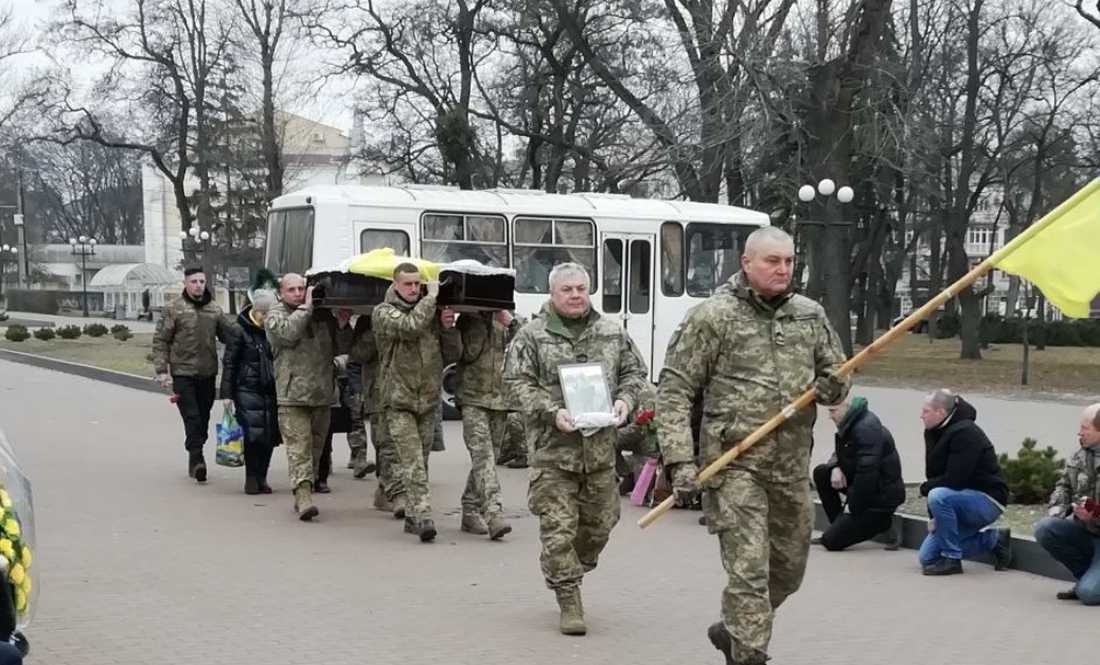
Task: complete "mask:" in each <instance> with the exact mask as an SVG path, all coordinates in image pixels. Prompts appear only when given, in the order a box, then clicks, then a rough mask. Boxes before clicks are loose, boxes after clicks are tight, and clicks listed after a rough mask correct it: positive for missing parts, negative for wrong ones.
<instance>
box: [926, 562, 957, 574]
mask: <svg viewBox="0 0 1100 665" xmlns="http://www.w3.org/2000/svg"><path fill="white" fill-rule="evenodd" d="M962 571H963V565H962V561H960V560H959V559H947V558H942V559H940V560H939V561H937V562H936V563H933V564H930V565H927V566H925V567H924V574H925V575H928V576H932V577H939V576H942V575H961V574H962Z"/></svg>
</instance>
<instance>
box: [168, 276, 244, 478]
mask: <svg viewBox="0 0 1100 665" xmlns="http://www.w3.org/2000/svg"><path fill="white" fill-rule="evenodd" d="M183 284H184V289H183V293H181V294H180V296H179V297H178V298H176V299H175V300H173V301H171V302H170V303H168V305H167V306H166V307H165V308H164V317H163V318H162V319H161V320H160V321H159V322H158V323H157V331H156V334H155V335H153V368H154V371H155V372H156V380H157V383H159V384H160V385H162V386H164V387H167V386H168V385H169V384H171V385H172V386H173V388H174V390H175V394H176V395H179V400H178V401H177V402H176V407H177V408H178V409H179V412H180V417H181V418H183V429H184V435H185V438H184V444H183V446H184V448H185V449H186V450H187V475H188V476H190V477H191V478H194V479H195V480H196V481H197V482H200V483H204V482H206V459H205V458H204V457H203V454H202V449H203V446H205V445H206V439H207V437H208V435H209V430H210V409H211V408H213V406H214V398H215V396H216V395H215V393H216V391H217V386H216V384H215V379H216V377H217V376H218V364H219V361H218V342H219V341H220V342H222V343H225V341H226V339H227V337H228V334H229V331H230V329H231V328H232V325H233V322H232V321H231V320H230V319H228V318H226V316H225V314H224V313H223V312H222V308H221V307H219V306H218V304H217V303H216V302H214V296H213V294H211V293H210V290H209V289H208V288H206V275H205V274H203V271H202V268H188V269H187V270H184V272H183Z"/></svg>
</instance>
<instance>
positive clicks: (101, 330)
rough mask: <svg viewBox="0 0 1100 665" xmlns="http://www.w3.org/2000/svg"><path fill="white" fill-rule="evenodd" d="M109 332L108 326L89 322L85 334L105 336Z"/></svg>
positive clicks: (85, 327)
mask: <svg viewBox="0 0 1100 665" xmlns="http://www.w3.org/2000/svg"><path fill="white" fill-rule="evenodd" d="M107 332H108V331H107V326H105V325H103V324H102V323H89V324H88V325H86V326H84V334H85V335H87V336H88V337H103V336H104V335H106V334H107Z"/></svg>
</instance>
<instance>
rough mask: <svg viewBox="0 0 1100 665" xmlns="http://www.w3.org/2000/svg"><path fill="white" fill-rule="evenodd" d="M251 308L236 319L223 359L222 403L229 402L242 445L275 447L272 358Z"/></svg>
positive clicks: (279, 439)
mask: <svg viewBox="0 0 1100 665" xmlns="http://www.w3.org/2000/svg"><path fill="white" fill-rule="evenodd" d="M251 313H252V308H251V306H248V307H245V308H244V310H243V311H241V313H240V314H239V315H238V316H237V323H236V324H235V325H234V326H233V328H232V329H231V330H230V333H229V340H228V341H227V342H226V344H225V353H224V355H223V356H222V385H221V396H222V399H232V400H233V405H234V407H236V417H237V422H238V423H240V425H241V428H242V429H244V436H245V445H247V446H253V445H270V446H277V445H279V444H280V443H281V442H282V437H281V436H280V435H279V419H278V402H277V400H276V396H275V358H274V355H273V354H272V352H271V345H270V344H269V343H268V341H267V336H266V335H265V334H264V330H263V328H260V327H258V326H256V324H255V323H253V321H252V316H251Z"/></svg>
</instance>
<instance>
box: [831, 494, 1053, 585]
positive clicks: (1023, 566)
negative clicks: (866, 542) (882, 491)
mask: <svg viewBox="0 0 1100 665" xmlns="http://www.w3.org/2000/svg"><path fill="white" fill-rule="evenodd" d="M828 526H829V518H827V517H826V516H825V509H824V508H822V507H821V501H820V500H818V499H814V529H817V530H818V531H824V530H825V529H826V528H827V527H828ZM899 528H900V530H901V546H902V547H904V548H905V549H909V550H917V549H920V545H921V543H922V542H923V541H924V538H925V536H927V535H928V519H927V518H924V517H918V516H916V515H905V514H901V513H896V514H895V515H894V530H895V532H896V531H897V530H898V529H899ZM872 540H873V541H874V542H876V543H882V544H886V543H887V542H888V541H889V540H890V538H889V534H880V535H878V536H875V537H874V538H873V539H872ZM970 560H972V561H976V562H978V563H985V564H989V565H991V566H992V565H993V556H992V555H990V554H983V555H982V556H980V557H976V558H974V559H970ZM913 564H914V565H916V559H915V558H914V561H913ZM1008 567H1009V570H1018V571H1020V572H1024V573H1031V574H1032V575H1039V576H1041V577H1049V578H1051V579H1056V580H1062V581H1065V582H1073V581H1074V580H1073V576H1072V575H1070V573H1069V571H1068V570H1066V569H1065V567H1064V566H1062V564H1060V563H1058V562H1057V561H1055V560H1054V559H1053V558H1052V557H1051V556H1050V555H1049V554H1047V551H1046V550H1044V549H1043V548H1042V547H1040V546H1039V543H1037V542H1035V539H1034V538H1031V537H1029V536H1019V535H1015V534H1013V536H1012V563H1011V564H1009V566H1008Z"/></svg>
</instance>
